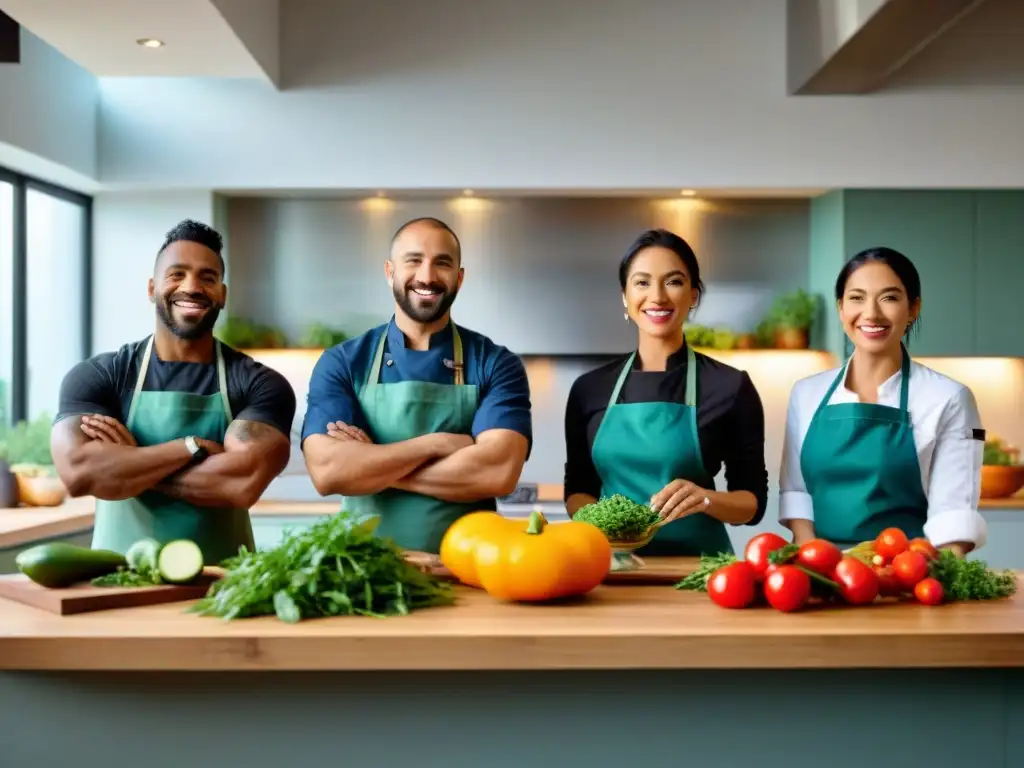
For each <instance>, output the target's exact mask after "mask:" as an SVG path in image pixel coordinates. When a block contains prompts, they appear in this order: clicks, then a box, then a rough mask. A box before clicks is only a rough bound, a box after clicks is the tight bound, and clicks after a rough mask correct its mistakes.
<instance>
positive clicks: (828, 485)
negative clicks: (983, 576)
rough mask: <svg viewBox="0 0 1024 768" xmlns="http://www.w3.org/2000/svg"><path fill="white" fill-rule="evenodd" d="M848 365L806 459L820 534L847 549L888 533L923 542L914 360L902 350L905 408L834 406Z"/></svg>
mask: <svg viewBox="0 0 1024 768" xmlns="http://www.w3.org/2000/svg"><path fill="white" fill-rule="evenodd" d="M848 365H849V362H847V364H846V365H844V366H843V367H842V369H841V370H840V371H839V375H838V376H836V378H835V381H833V382H832V386H831V387H829V389H828V392H826V393H825V397H824V398H823V399H822V401H821V403H820V404H819V405H818V409H817V411H815V413H814V417H813V418H812V419H811V424H810V426H809V427H808V429H807V435H806V437H805V438H804V444H803V448H802V449H801V451H800V469H801V471H802V472H803V476H804V483H805V485H806V487H807V491H808V492H809V493H810V495H811V502H812V505H813V507H814V531H815V534H816V535H818V536H820V537H822V538H824V539H828V540H829V541H831V542H833V543H835V544H837V545H839V546H844V547H845V546H852V545H853V544H856V543H858V542H861V541H868V540H870V539H874V538H875V537H876V536H877V535H878V534H879V533H880V532H881V531H882V530H884V529H885V528H888V527H890V526H895V527H896V528H899V529H901V530H902V531H903V532H904V533H906V534H907V536H908V537H910V538H914V537H915V536H924V524H925V522H926V520H927V518H928V497H927V496H926V495H925V492H924V488H922V486H921V468H920V465H919V464H918V461H917V447H916V445H915V443H914V430H913V427H912V425H911V423H910V416H909V413H908V411H907V394H908V391H909V388H910V355H908V354H907V350H906V349H904V350H903V366H902V371H903V373H902V377H901V381H900V406H899V408H893V407H891V406H885V405H878V404H877V403H837V404H835V405H828V401H829V398H830V397H832V393H833V392H835V390H836V387H838V386H839V384H840V383H841V382H842V381H843V380H844V378H845V376H846V371H847V366H848Z"/></svg>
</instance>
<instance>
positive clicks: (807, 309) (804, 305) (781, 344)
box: [767, 288, 818, 349]
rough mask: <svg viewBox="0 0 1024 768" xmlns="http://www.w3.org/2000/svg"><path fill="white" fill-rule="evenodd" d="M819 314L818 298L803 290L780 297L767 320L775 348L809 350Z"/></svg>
mask: <svg viewBox="0 0 1024 768" xmlns="http://www.w3.org/2000/svg"><path fill="white" fill-rule="evenodd" d="M817 312H818V300H817V297H816V296H815V295H814V294H811V293H808V292H807V291H805V290H803V289H802V288H800V289H797V290H796V291H794V292H793V293H790V294H785V295H783V296H779V297H778V298H777V299H776V300H775V303H774V304H773V305H772V308H771V311H770V312H769V313H768V318H767V322H768V324H769V325H770V327H771V329H772V339H773V342H774V346H775V348H776V349H807V348H808V347H809V346H810V329H811V325H812V324H813V323H814V319H815V317H816V315H817Z"/></svg>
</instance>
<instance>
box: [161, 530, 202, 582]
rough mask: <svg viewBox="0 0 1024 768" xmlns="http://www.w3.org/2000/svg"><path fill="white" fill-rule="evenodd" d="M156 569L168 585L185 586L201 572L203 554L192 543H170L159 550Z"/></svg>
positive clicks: (186, 541)
mask: <svg viewBox="0 0 1024 768" xmlns="http://www.w3.org/2000/svg"><path fill="white" fill-rule="evenodd" d="M157 569H158V570H159V572H160V577H161V578H162V579H163V580H164V581H166V582H168V583H169V584H187V583H189V582H190V581H192V580H194V579H195V578H196V577H197V576H198V575H199V574H200V573H202V572H203V553H202V551H201V550H200V549H199V547H198V545H197V544H196V543H195V542H194V541H189V540H188V539H177V540H176V541H170V542H168V543H167V544H164V546H163V548H162V549H161V550H160V554H159V555H158V557H157Z"/></svg>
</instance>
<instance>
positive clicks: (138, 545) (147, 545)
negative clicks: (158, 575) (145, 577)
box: [125, 539, 160, 573]
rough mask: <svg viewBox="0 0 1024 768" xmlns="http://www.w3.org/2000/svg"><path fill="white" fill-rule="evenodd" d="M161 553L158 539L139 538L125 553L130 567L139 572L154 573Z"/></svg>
mask: <svg viewBox="0 0 1024 768" xmlns="http://www.w3.org/2000/svg"><path fill="white" fill-rule="evenodd" d="M159 554H160V542H158V541H157V540H156V539H139V540H138V541H136V542H135V543H134V544H132V545H131V546H130V547H128V551H127V552H126V553H125V559H126V560H127V561H128V567H129V568H131V569H132V570H133V571H136V572H137V573H154V572H155V571H156V561H157V557H158V556H159Z"/></svg>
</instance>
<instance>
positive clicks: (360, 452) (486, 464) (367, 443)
mask: <svg viewBox="0 0 1024 768" xmlns="http://www.w3.org/2000/svg"><path fill="white" fill-rule="evenodd" d="M527 450H528V441H527V439H526V438H525V437H524V436H523V435H521V434H519V433H518V432H515V431H513V430H510V429H489V430H486V431H484V432H482V433H481V434H480V435H479V436H478V437H477V439H476V440H474V439H473V438H472V437H471V436H469V435H456V434H450V433H446V432H438V433H432V434H426V435H422V436H420V437H415V438H412V439H410V440H405V441H402V442H399V443H390V444H387V445H377V444H375V443H373V441H372V440H371V439H370V438H369V436H367V435H366V433H365V432H363V431H362V430H361V429H358V428H357V427H352V426H349V425H347V424H343V423H341V422H332V423H331V424H329V425H328V428H327V434H312V435H309V436H308V437H307V438H306V440H305V442H304V445H303V451H304V453H305V457H306V466H307V468H308V470H309V475H310V477H311V478H312V480H313V485H314V486H315V487H316V490H317V492H318V493H319V494H320V495H321V496H327V495H330V494H334V493H337V494H341V495H343V496H363V495H368V494H373V493H378V492H379V491H382V490H384V489H386V488H397V489H400V490H404V491H413V492H415V493H421V494H423V495H425V496H433V497H434V498H437V499H443V500H445V501H452V502H459V501H476V500H478V499H485V498H492V497H498V496H506V495H508V494H510V493H512V491H514V490H515V487H516V483H518V482H519V475H520V473H521V472H522V468H523V464H524V463H525V462H526V455H527Z"/></svg>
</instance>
